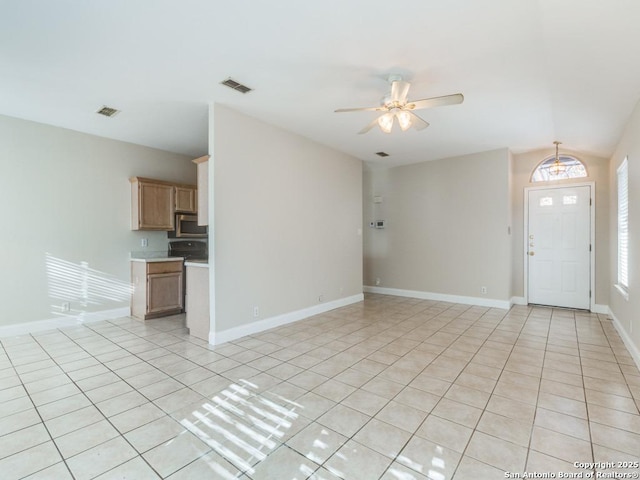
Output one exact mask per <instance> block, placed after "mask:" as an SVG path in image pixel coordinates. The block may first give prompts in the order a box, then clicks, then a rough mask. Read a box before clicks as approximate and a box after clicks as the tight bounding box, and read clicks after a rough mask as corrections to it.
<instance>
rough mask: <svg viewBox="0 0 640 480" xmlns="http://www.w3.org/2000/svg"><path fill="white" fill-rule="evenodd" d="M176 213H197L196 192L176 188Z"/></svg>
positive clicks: (194, 190) (185, 188) (193, 189)
mask: <svg viewBox="0 0 640 480" xmlns="http://www.w3.org/2000/svg"><path fill="white" fill-rule="evenodd" d="M175 188H176V212H185V213H196V212H197V211H198V197H197V190H196V189H195V188H191V187H179V186H176V187H175Z"/></svg>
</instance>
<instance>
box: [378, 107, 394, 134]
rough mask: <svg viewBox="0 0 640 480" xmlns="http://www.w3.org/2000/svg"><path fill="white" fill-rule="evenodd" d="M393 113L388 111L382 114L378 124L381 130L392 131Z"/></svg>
mask: <svg viewBox="0 0 640 480" xmlns="http://www.w3.org/2000/svg"><path fill="white" fill-rule="evenodd" d="M393 117H394V115H393V113H391V112H387V113H385V114H384V115H380V117H378V126H379V127H380V130H382V131H383V132H384V133H391V129H392V128H393Z"/></svg>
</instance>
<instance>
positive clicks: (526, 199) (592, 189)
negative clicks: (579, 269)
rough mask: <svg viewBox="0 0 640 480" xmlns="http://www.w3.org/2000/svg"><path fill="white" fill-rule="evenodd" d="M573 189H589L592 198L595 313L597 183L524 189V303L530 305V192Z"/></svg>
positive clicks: (591, 300) (592, 306) (592, 308)
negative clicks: (528, 253)
mask: <svg viewBox="0 0 640 480" xmlns="http://www.w3.org/2000/svg"><path fill="white" fill-rule="evenodd" d="M571 187H589V190H590V197H591V208H589V223H590V226H589V235H590V238H589V243H590V244H591V252H590V258H589V291H590V292H591V298H589V309H590V311H592V312H594V311H595V309H596V292H595V286H596V269H595V264H596V263H595V262H596V182H579V183H573V182H571V183H563V184H560V185H548V184H547V185H542V186H539V187H524V228H523V231H524V238H523V243H522V246H523V250H522V255H523V257H524V260H523V262H524V284H523V285H524V292H523V293H524V303H525V305H528V304H529V259H528V255H527V251H528V248H529V245H528V243H529V242H528V241H527V239H528V238H529V192H531V191H535V190H553V189H556V188H571Z"/></svg>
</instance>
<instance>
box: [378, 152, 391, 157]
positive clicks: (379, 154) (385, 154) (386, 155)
mask: <svg viewBox="0 0 640 480" xmlns="http://www.w3.org/2000/svg"><path fill="white" fill-rule="evenodd" d="M376 155H378V156H379V157H388V156H389V154H388V153H387V152H376Z"/></svg>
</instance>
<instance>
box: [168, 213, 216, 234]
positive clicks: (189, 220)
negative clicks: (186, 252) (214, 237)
mask: <svg viewBox="0 0 640 480" xmlns="http://www.w3.org/2000/svg"><path fill="white" fill-rule="evenodd" d="M167 234H168V236H169V238H206V237H207V235H208V230H207V226H206V225H198V216H197V215H185V214H182V213H179V214H177V215H176V223H175V230H172V231H170V232H167Z"/></svg>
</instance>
